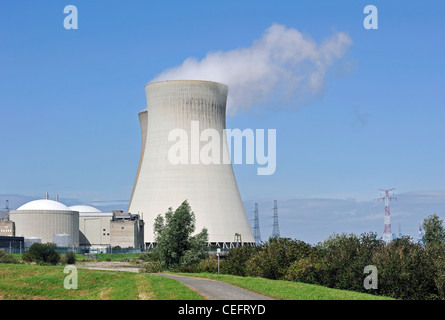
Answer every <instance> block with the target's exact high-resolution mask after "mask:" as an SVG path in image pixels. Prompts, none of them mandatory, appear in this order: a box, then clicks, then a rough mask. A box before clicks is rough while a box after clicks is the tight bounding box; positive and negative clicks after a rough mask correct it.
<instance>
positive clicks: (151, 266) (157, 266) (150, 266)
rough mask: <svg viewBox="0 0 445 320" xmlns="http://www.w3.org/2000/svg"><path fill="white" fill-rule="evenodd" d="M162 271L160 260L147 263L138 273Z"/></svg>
mask: <svg viewBox="0 0 445 320" xmlns="http://www.w3.org/2000/svg"><path fill="white" fill-rule="evenodd" d="M162 271H163V270H162V263H161V261H160V260H158V261H156V260H152V261H147V262H145V263H144V264H143V265H142V266H141V267H140V268H139V272H142V273H157V272H162Z"/></svg>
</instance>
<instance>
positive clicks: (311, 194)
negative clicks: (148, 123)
mask: <svg viewBox="0 0 445 320" xmlns="http://www.w3.org/2000/svg"><path fill="white" fill-rule="evenodd" d="M128 3H129V2H128V1H127V2H125V1H121V0H119V1H74V0H69V1H68V0H67V1H65V2H63V1H60V0H58V1H39V2H36V1H23V0H20V1H12V0H3V1H1V2H0V119H1V125H0V147H1V149H0V150H1V151H0V152H1V158H0V159H1V160H0V169H1V171H0V173H1V178H0V206H3V203H4V200H6V199H8V200H9V201H10V207H11V208H12V209H14V208H16V207H18V206H19V205H21V204H23V203H24V202H26V201H29V200H33V199H37V198H42V197H43V196H44V194H45V192H49V194H50V196H52V197H55V194H59V198H60V201H62V202H64V203H66V204H68V205H73V204H78V203H84V204H89V205H94V206H97V207H99V208H103V209H110V208H115V209H123V210H125V209H126V207H127V204H128V200H129V197H130V194H131V190H132V186H133V182H134V178H135V174H136V170H137V165H138V161H139V151H140V129H139V122H138V117H137V113H138V112H139V111H140V110H142V109H143V108H145V106H146V100H145V92H144V86H145V84H146V83H148V82H149V81H150V80H151V79H153V78H154V77H155V76H157V75H158V74H160V73H161V72H162V71H164V70H166V69H168V68H172V67H175V66H178V65H180V64H182V62H183V61H184V60H185V59H187V58H189V57H194V58H196V59H198V60H199V59H202V58H204V57H205V56H206V55H207V53H208V52H211V51H222V52H224V51H229V50H234V49H238V48H245V47H249V46H251V45H252V43H253V41H255V40H256V39H259V38H261V36H262V35H263V33H264V31H265V30H266V29H267V28H269V27H270V26H271V25H272V24H274V23H278V24H281V25H284V26H286V27H287V28H293V29H296V30H298V31H300V32H302V33H303V34H304V35H306V36H308V37H310V38H312V39H313V40H314V41H316V42H317V43H320V42H322V41H323V39H326V38H327V37H330V36H332V35H333V34H335V33H337V32H344V33H346V34H347V35H348V36H349V37H350V38H351V40H352V45H351V46H350V47H349V48H348V50H347V51H346V53H345V54H344V56H343V57H342V59H341V61H338V63H336V64H334V65H332V66H331V67H330V68H329V70H328V72H327V74H326V77H325V83H324V88H323V90H322V91H321V92H319V93H318V94H317V95H315V96H314V97H312V99H310V100H308V101H307V103H306V104H304V105H301V106H300V105H299V106H298V107H292V106H290V107H289V106H288V105H287V106H286V107H284V106H281V105H280V104H281V103H282V101H280V100H274V99H271V100H269V101H268V102H264V103H262V104H261V105H254V106H252V108H251V109H249V111H246V112H241V113H239V114H236V115H235V116H233V117H228V119H227V126H228V127H229V128H240V129H244V128H252V129H276V132H277V170H276V172H275V174H274V175H271V176H258V175H257V174H256V169H257V168H256V166H253V165H235V166H234V169H235V173H236V176H237V181H238V185H239V188H240V192H241V195H242V197H243V200H244V202H245V206H246V211H247V213H248V215H249V218H250V219H252V218H253V208H254V205H253V204H254V203H255V202H258V203H259V208H260V222H261V231H262V235H263V238H265V240H266V239H267V237H268V236H269V235H270V233H271V228H272V226H271V224H272V207H273V200H274V199H277V200H278V201H279V202H278V205H279V213H280V229H281V233H282V235H283V236H289V237H292V238H297V239H301V240H304V241H307V242H311V243H315V242H318V241H322V240H323V239H325V238H326V237H327V236H329V235H330V234H332V233H333V232H336V233H341V232H354V233H357V234H359V233H361V232H368V231H375V232H378V233H379V234H381V232H382V230H383V214H384V205H383V203H382V202H377V201H376V198H378V197H379V196H380V194H379V191H378V189H385V188H396V190H395V196H397V197H398V200H397V201H396V202H393V203H391V215H392V224H393V231H396V232H397V233H398V228H399V225H400V227H401V230H402V233H405V234H408V235H411V236H413V237H414V238H416V237H417V226H418V225H419V224H420V223H421V222H422V220H423V219H424V218H425V217H427V216H428V215H430V214H432V213H437V214H438V215H439V216H440V217H445V166H444V163H445V151H444V150H445V140H444V136H445V135H444V125H443V124H444V123H445V108H444V107H445V106H444V101H445V99H444V98H445V90H443V84H444V83H445V81H444V80H445V79H444V78H445V76H444V74H445V63H444V58H443V57H445V44H444V41H443V35H444V34H445V22H444V20H443V12H444V9H445V4H444V3H443V2H442V1H427V2H422V3H420V2H418V3H416V2H410V3H406V2H405V1H391V2H390V3H389V2H388V1H358V0H357V1H355V0H354V1H280V0H278V1H274V2H270V1H220V2H210V1H157V2H155V1H138V0H133V1H131V4H128ZM70 4H71V5H75V6H76V7H77V9H78V19H79V28H78V29H77V30H66V29H65V28H64V27H63V20H64V18H65V16H66V14H64V13H63V8H64V7H65V6H66V5H70ZM368 4H373V5H375V6H376V7H377V8H378V18H379V20H378V22H379V25H378V27H379V28H378V29H377V30H366V29H365V28H364V27H363V20H364V18H365V17H366V14H364V13H363V9H364V7H365V6H366V5H368Z"/></svg>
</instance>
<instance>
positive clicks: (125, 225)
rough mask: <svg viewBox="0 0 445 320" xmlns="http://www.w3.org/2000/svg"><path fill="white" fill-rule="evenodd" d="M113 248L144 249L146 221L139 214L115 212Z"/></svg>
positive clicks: (112, 232) (112, 226) (112, 230)
mask: <svg viewBox="0 0 445 320" xmlns="http://www.w3.org/2000/svg"><path fill="white" fill-rule="evenodd" d="M110 229H111V231H110V232H111V247H112V248H114V247H120V248H138V249H144V221H143V220H141V219H140V217H139V215H138V214H129V213H124V212H122V211H113V219H112V220H111V227H110Z"/></svg>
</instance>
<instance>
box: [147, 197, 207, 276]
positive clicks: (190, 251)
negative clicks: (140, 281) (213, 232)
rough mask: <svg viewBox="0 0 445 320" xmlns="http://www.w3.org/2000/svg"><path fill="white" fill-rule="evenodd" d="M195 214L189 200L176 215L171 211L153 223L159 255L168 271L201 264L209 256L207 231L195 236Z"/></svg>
mask: <svg viewBox="0 0 445 320" xmlns="http://www.w3.org/2000/svg"><path fill="white" fill-rule="evenodd" d="M194 231H195V214H194V213H193V211H192V210H191V207H190V205H189V203H188V202H187V200H185V201H184V202H183V203H182V204H181V205H180V206H179V207H178V208H177V209H176V210H175V211H174V212H173V210H172V208H169V209H168V211H167V212H166V213H165V217H163V216H162V215H158V216H157V218H156V220H155V223H154V233H155V239H156V252H157V254H158V255H159V257H160V258H161V261H162V262H163V264H164V267H165V268H167V269H172V268H176V267H179V266H187V265H191V264H194V263H197V262H199V261H200V260H201V259H204V258H205V256H206V246H207V242H208V233H207V229H206V228H203V229H202V231H201V232H200V233H198V234H196V235H194V236H192V233H193V232H194Z"/></svg>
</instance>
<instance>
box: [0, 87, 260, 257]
mask: <svg viewBox="0 0 445 320" xmlns="http://www.w3.org/2000/svg"><path fill="white" fill-rule="evenodd" d="M145 93H146V98H147V108H146V109H145V110H143V111H142V112H140V113H139V121H140V127H141V138H142V139H141V141H142V145H141V152H140V158H139V166H138V168H137V173H136V179H135V182H134V186H133V191H132V194H131V198H130V201H129V206H128V210H127V212H122V211H113V212H108V213H107V212H101V211H100V210H98V209H96V208H94V207H91V206H85V205H76V206H71V207H68V206H66V205H64V204H62V203H60V202H59V201H58V197H57V198H56V201H53V200H49V199H48V195H46V198H45V199H39V200H34V201H30V202H28V203H26V204H24V205H22V206H21V207H19V208H18V209H17V210H11V211H10V212H9V217H7V218H4V219H2V221H1V223H2V225H1V226H0V227H1V228H0V237H9V238H6V239H4V241H5V243H6V244H7V245H9V246H12V242H11V239H12V238H10V236H15V237H16V238H17V239H15V240H17V243H19V244H18V246H20V248H22V247H27V246H28V244H30V243H32V242H42V243H46V242H53V243H57V244H59V245H60V246H61V247H79V248H80V247H82V248H87V250H94V251H97V252H104V251H106V250H108V248H116V247H120V248H135V249H136V248H138V249H150V248H154V247H155V246H156V239H155V236H154V233H153V231H154V230H153V224H154V222H155V219H156V218H157V216H158V215H164V214H165V213H166V212H167V211H168V210H169V208H172V209H173V210H175V209H176V208H177V207H179V206H180V205H181V204H182V203H183V202H184V201H185V200H187V201H188V203H189V205H190V206H191V208H192V210H193V212H194V214H195V219H196V225H195V226H196V229H195V232H196V233H199V232H201V230H202V229H203V228H206V229H207V232H208V236H209V238H208V245H209V246H217V247H220V248H224V249H230V248H232V247H236V246H239V245H255V239H254V237H253V233H252V230H251V227H250V224H249V220H248V218H247V215H246V212H245V209H244V206H243V202H242V200H241V195H240V193H239V190H238V186H237V183H236V179H235V174H234V172H233V168H232V164H231V161H230V150H229V146H228V143H227V137H226V135H225V128H226V102H227V94H228V87H227V86H226V85H224V84H221V83H217V82H211V81H197V80H174V81H162V82H154V83H149V84H147V85H146V86H145ZM229 141H230V140H229ZM210 144H211V145H212V147H211V148H209V145H210ZM215 146H216V147H215ZM0 240H2V239H0ZM22 242H23V244H25V246H23V245H22V244H21V243H22Z"/></svg>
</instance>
